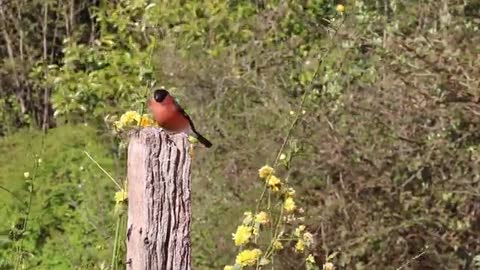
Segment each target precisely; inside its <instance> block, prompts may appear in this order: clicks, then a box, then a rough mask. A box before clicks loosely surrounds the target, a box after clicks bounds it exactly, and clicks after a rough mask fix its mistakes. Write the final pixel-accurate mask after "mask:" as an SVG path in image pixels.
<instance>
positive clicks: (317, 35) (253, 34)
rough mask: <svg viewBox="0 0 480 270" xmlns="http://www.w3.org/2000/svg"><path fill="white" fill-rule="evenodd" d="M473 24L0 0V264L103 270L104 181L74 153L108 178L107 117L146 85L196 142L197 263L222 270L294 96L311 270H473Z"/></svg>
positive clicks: (107, 234) (117, 166)
mask: <svg viewBox="0 0 480 270" xmlns="http://www.w3.org/2000/svg"><path fill="white" fill-rule="evenodd" d="M338 4H343V5H345V11H344V12H343V13H341V12H338V11H337V10H336V6H337V5H338ZM479 26H480V1H478V0H423V1H416V0H405V1H398V0H382V1H380V0H376V1H374V0H370V1H362V0H356V1H355V0H347V1H333V0H301V1H293V0H286V1H268V0H255V1H244V0H238V1H219V0H212V1H179V0H175V1H155V0H151V1H148V0H109V1H108V0H62V1H59V0H58V1H57V0H0V59H1V62H0V63H1V66H0V153H1V154H0V206H1V207H0V269H13V268H14V267H15V263H16V262H15V260H16V258H18V254H21V255H22V257H23V261H22V262H21V264H22V269H108V266H109V262H110V259H111V258H110V257H111V254H112V249H113V244H112V243H113V238H114V231H115V221H114V220H115V216H114V213H113V209H114V205H115V202H114V199H113V193H114V191H115V187H114V186H113V185H112V184H111V182H110V181H109V180H108V179H107V178H106V176H105V175H103V174H102V173H101V172H100V171H99V170H98V168H97V167H96V166H95V164H93V163H92V162H91V161H90V160H89V159H88V158H87V157H86V156H85V155H84V153H83V151H84V150H86V151H88V152H89V153H90V154H91V155H92V156H93V157H94V158H95V159H96V160H97V161H98V162H99V163H100V164H101V165H102V166H103V167H105V168H106V169H107V170H108V171H110V172H112V173H113V174H114V175H115V177H116V178H117V179H124V176H125V147H124V145H123V144H122V143H121V142H120V141H119V140H118V138H116V137H115V136H114V134H113V133H112V131H111V120H112V119H115V117H116V116H118V115H119V114H120V113H122V112H124V111H125V110H131V109H134V110H137V109H139V108H140V107H141V104H142V102H143V101H144V100H145V96H146V95H147V94H148V91H149V89H150V88H149V87H150V86H151V85H154V84H156V85H164V86H166V87H169V88H171V89H173V90H172V91H173V92H174V94H175V95H176V96H177V98H178V100H179V102H180V103H181V104H182V105H183V106H184V107H185V108H186V109H187V111H189V113H190V114H191V116H192V118H193V119H194V121H195V122H196V126H198V129H199V130H200V131H201V132H202V133H204V134H205V136H206V137H208V138H209V139H211V140H212V141H213V143H214V147H213V148H211V149H209V150H208V151H207V150H203V149H202V150H198V153H197V155H196V159H195V161H194V165H193V172H194V173H193V174H194V175H193V180H192V181H193V195H192V196H193V198H192V201H193V224H192V230H193V231H192V244H193V257H194V258H193V259H194V261H193V263H194V266H195V269H222V268H223V265H225V264H229V263H231V262H232V260H233V258H234V256H235V254H236V250H235V248H234V247H233V245H232V240H231V233H232V232H233V231H234V230H235V228H236V224H237V223H239V222H241V219H242V214H243V212H244V211H246V210H249V209H251V208H252V207H254V205H255V199H256V198H258V197H259V194H260V192H261V189H262V186H263V184H262V183H261V182H259V181H258V180H257V179H256V174H257V170H258V168H259V167H260V166H262V165H264V164H265V163H268V162H270V163H271V162H273V160H274V159H275V155H276V151H278V149H279V146H280V145H281V144H282V142H283V138H284V137H285V133H286V131H287V130H288V128H289V126H290V125H291V122H292V120H293V117H294V116H295V115H292V114H295V112H296V111H297V108H298V105H299V104H300V103H301V102H302V97H303V96H305V97H306V99H305V101H304V111H305V112H304V115H303V116H302V117H301V118H300V119H301V120H300V122H299V123H298V126H297V127H296V128H295V130H294V131H293V133H292V140H291V141H290V143H289V144H288V145H287V147H286V149H285V152H284V153H285V155H286V156H287V157H288V160H291V161H290V163H289V165H288V166H287V167H286V169H284V172H283V173H284V174H285V175H288V177H289V179H290V183H291V184H292V186H293V187H295V188H296V190H297V195H298V198H297V201H298V203H300V205H301V206H302V207H303V210H304V211H305V212H304V215H305V216H306V221H305V222H306V225H307V227H308V229H309V230H310V231H312V232H314V233H315V234H314V236H315V240H316V244H315V247H314V253H313V254H314V256H315V260H316V262H317V263H318V264H319V265H322V264H323V263H324V262H325V259H326V258H327V257H328V256H330V255H332V256H331V257H330V258H331V259H330V261H331V262H333V263H334V264H335V266H336V267H337V269H358V270H361V269H398V268H399V267H403V268H402V269H480V256H478V255H479V254H480V167H479V162H480V147H479V146H480V145H479V144H480V118H479V116H480V91H479V86H480V85H479V82H480V64H479V63H480V31H479ZM317 67H319V73H318V76H314V72H315V70H316V68H317ZM312 79H313V82H312V84H310V82H311V81H312ZM304 94H305V95H304ZM26 172H28V174H25V173H26ZM24 174H25V175H24ZM26 221H27V222H26ZM25 224H27V225H28V226H27V227H26V228H25ZM422 252H424V253H422ZM421 253H422V255H421V256H419V257H418V258H416V259H415V260H411V261H410V259H411V258H413V257H415V256H416V255H418V254H421ZM303 260H304V257H302V256H300V255H296V254H294V253H291V252H290V251H288V250H287V249H286V250H285V251H282V252H281V253H280V256H279V262H278V265H277V267H276V269H303V267H304V266H303ZM407 262H409V264H408V265H404V264H405V263H407ZM402 265H403V266H402Z"/></svg>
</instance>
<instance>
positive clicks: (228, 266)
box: [223, 265, 233, 270]
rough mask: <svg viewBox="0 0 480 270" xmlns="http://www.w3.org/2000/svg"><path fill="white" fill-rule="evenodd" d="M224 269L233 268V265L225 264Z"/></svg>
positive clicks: (230, 269) (231, 269) (229, 269)
mask: <svg viewBox="0 0 480 270" xmlns="http://www.w3.org/2000/svg"><path fill="white" fill-rule="evenodd" d="M223 270H233V266H231V265H225V267H224V268H223Z"/></svg>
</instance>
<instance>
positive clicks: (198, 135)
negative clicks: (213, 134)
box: [193, 131, 212, 148]
mask: <svg viewBox="0 0 480 270" xmlns="http://www.w3.org/2000/svg"><path fill="white" fill-rule="evenodd" d="M193 134H194V136H195V137H196V138H197V140H198V141H199V142H200V143H201V144H203V145H205V147H207V148H210V147H211V146H212V143H211V142H210V141H209V140H207V138H205V137H203V136H202V134H200V133H198V132H196V131H193Z"/></svg>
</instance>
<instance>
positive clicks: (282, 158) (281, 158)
mask: <svg viewBox="0 0 480 270" xmlns="http://www.w3.org/2000/svg"><path fill="white" fill-rule="evenodd" d="M286 158H287V156H286V155H285V154H281V155H280V158H279V159H280V160H284V159H286Z"/></svg>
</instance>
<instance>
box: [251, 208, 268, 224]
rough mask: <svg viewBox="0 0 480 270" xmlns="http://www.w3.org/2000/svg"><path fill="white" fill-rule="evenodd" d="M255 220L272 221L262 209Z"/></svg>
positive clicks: (263, 222)
mask: <svg viewBox="0 0 480 270" xmlns="http://www.w3.org/2000/svg"><path fill="white" fill-rule="evenodd" d="M255 222H258V223H260V224H267V223H268V222H270V219H269V217H268V214H267V213H265V212H263V211H261V212H260V213H258V214H257V215H256V216H255Z"/></svg>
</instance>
